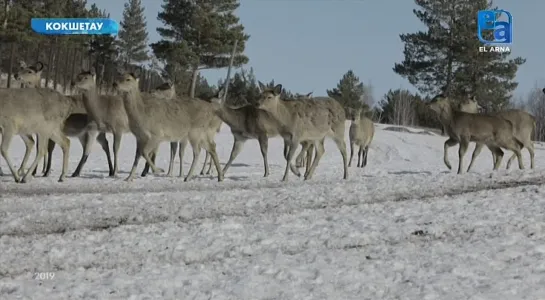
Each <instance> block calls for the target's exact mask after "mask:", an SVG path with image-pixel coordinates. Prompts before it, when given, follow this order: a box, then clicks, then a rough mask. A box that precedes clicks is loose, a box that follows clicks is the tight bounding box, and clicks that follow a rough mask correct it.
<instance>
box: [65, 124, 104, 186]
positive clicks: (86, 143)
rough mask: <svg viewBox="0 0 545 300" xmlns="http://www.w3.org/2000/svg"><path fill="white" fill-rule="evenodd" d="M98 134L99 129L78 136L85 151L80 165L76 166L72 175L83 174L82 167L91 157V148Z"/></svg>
mask: <svg viewBox="0 0 545 300" xmlns="http://www.w3.org/2000/svg"><path fill="white" fill-rule="evenodd" d="M97 135H98V131H87V132H85V133H84V134H83V135H80V136H79V137H78V139H79V142H80V144H81V147H82V148H83V151H82V153H81V158H80V160H79V163H78V166H77V167H76V170H75V171H74V173H72V176H71V177H79V175H80V174H81V169H82V168H83V166H84V165H85V163H86V162H87V159H88V158H89V153H90V152H91V148H92V147H93V144H94V142H95V140H96V137H97Z"/></svg>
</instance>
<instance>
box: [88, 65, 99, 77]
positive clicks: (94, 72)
mask: <svg viewBox="0 0 545 300" xmlns="http://www.w3.org/2000/svg"><path fill="white" fill-rule="evenodd" d="M89 73H91V75H93V76H95V75H96V74H97V73H96V71H95V68H94V67H92V68H91V70H89Z"/></svg>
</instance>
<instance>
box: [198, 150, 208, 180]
mask: <svg viewBox="0 0 545 300" xmlns="http://www.w3.org/2000/svg"><path fill="white" fill-rule="evenodd" d="M209 159H210V153H208V151H206V150H205V154H204V163H203V164H202V169H201V173H200V175H204V170H205V169H206V163H207V162H208V160H209Z"/></svg>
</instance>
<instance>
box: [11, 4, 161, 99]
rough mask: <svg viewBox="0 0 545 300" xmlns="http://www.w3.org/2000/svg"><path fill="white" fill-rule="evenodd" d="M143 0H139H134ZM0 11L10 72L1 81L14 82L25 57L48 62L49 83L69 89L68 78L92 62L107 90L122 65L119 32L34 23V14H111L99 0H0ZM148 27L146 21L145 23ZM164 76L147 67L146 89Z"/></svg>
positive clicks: (65, 90) (49, 15) (38, 16)
mask: <svg viewBox="0 0 545 300" xmlns="http://www.w3.org/2000/svg"><path fill="white" fill-rule="evenodd" d="M130 2H139V1H130ZM0 3H1V7H2V11H1V13H0V20H1V27H0V70H1V71H2V73H4V74H7V75H8V76H6V78H3V80H2V81H3V82H2V86H3V87H13V84H12V77H11V75H12V74H13V73H14V72H15V71H17V70H18V68H19V63H20V62H21V61H23V62H25V63H27V64H33V63H34V62H36V61H42V62H43V63H44V64H45V66H46V67H45V68H44V71H43V76H44V80H45V84H46V85H47V86H49V87H52V88H55V89H61V90H62V91H64V92H67V90H68V88H69V86H70V84H69V83H70V81H71V80H72V78H73V77H74V75H75V74H76V73H77V72H79V71H81V70H82V69H87V70H88V69H90V68H91V67H94V68H95V70H96V72H97V84H98V85H99V87H100V88H101V89H105V90H108V89H109V88H110V87H111V85H112V82H113V78H114V76H115V74H116V70H117V69H118V68H119V67H120V65H121V64H120V62H121V59H120V58H121V55H120V53H122V48H121V47H120V46H122V45H120V44H118V40H117V39H116V38H115V37H112V36H108V35H104V36H85V35H73V36H43V35H39V34H36V33H34V32H33V31H32V29H31V28H30V19H31V18H40V17H42V18H54V17H74V18H85V17H89V18H94V17H109V14H108V13H107V12H106V11H105V10H103V9H100V8H99V7H97V6H96V5H94V4H93V5H91V6H90V7H88V6H87V1H85V0H43V1H41V0H18V1H10V0H2V1H0ZM144 28H145V24H144ZM160 82H161V78H160V76H159V74H158V73H157V72H154V71H153V70H152V68H145V69H144V76H143V80H141V84H142V89H144V90H146V89H149V88H150V87H151V86H154V85H155V84H158V83H160Z"/></svg>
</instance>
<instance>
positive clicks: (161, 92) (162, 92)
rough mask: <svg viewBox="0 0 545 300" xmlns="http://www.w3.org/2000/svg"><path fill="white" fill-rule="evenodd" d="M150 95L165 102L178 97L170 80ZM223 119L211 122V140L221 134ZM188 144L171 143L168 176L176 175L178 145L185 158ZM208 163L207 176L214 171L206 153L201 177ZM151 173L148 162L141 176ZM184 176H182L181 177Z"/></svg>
mask: <svg viewBox="0 0 545 300" xmlns="http://www.w3.org/2000/svg"><path fill="white" fill-rule="evenodd" d="M150 95H151V96H152V97H155V98H161V99H165V100H169V99H172V98H174V97H176V89H175V87H174V84H173V83H172V81H170V80H167V81H166V82H164V83H163V84H161V85H159V86H158V87H157V88H155V89H154V90H152V91H151V92H150ZM221 124H222V122H221V119H219V118H217V117H215V116H214V118H213V120H212V121H211V124H210V126H212V127H213V128H211V130H212V131H211V132H210V137H209V138H211V139H214V137H215V134H216V133H217V132H219V130H220V128H221ZM187 143H188V140H187V139H185V140H183V141H179V142H171V143H170V162H169V166H168V172H167V176H173V175H174V159H175V157H176V151H178V145H179V148H180V151H181V153H180V157H183V156H184V152H185V147H186V146H187ZM155 158H156V153H154V154H153V155H152V160H153V162H154V163H155ZM207 163H208V171H207V172H206V174H207V175H208V174H210V172H211V169H212V160H211V159H210V153H208V152H206V156H205V158H204V164H203V167H202V170H201V172H200V174H201V175H205V172H204V170H205V168H206V166H207ZM180 166H182V163H180ZM148 172H149V164H148V163H147V162H146V164H145V166H144V170H143V171H142V174H141V176H142V177H144V176H146V175H147V174H148ZM182 173H183V170H182V169H180V174H182ZM181 176H182V175H180V177H181Z"/></svg>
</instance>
